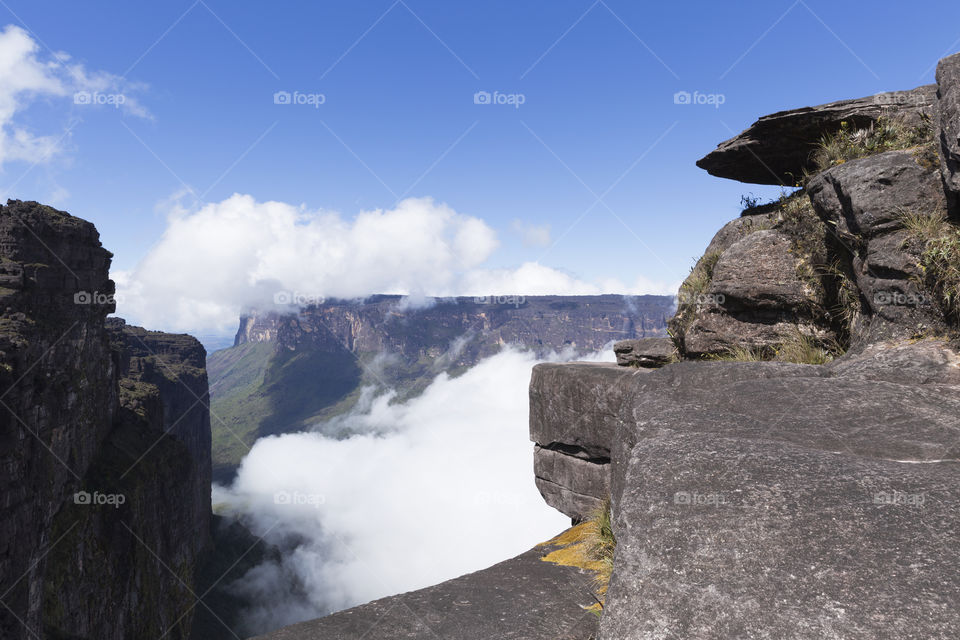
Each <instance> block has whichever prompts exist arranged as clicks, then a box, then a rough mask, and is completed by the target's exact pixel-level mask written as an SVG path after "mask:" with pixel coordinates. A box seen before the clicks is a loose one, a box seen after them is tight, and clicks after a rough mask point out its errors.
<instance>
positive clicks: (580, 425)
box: [530, 363, 651, 520]
mask: <svg viewBox="0 0 960 640" xmlns="http://www.w3.org/2000/svg"><path fill="white" fill-rule="evenodd" d="M650 371H651V370H650V369H638V368H634V367H630V368H627V367H620V366H617V365H613V364H594V363H566V364H539V365H537V366H535V367H534V368H533V375H532V377H531V382H530V439H531V440H533V441H534V442H535V443H536V444H537V446H536V447H535V448H534V478H535V481H536V484H537V488H538V489H539V490H540V493H541V494H542V495H543V498H544V500H546V502H547V504H549V505H550V506H552V507H554V508H555V509H557V510H558V511H560V512H561V513H564V514H566V515H568V516H570V518H572V519H573V520H584V519H586V518H589V517H590V516H591V515H592V513H593V512H594V511H595V510H596V509H597V508H598V507H599V506H600V505H601V504H602V503H603V500H604V499H606V498H607V497H609V494H610V491H609V476H610V470H609V467H610V464H609V462H610V447H611V443H612V440H613V438H614V436H615V432H616V428H617V418H616V416H617V415H618V413H619V411H620V406H621V404H622V403H623V402H625V401H626V400H627V397H628V396H627V395H626V394H629V393H631V389H632V387H631V386H630V385H628V384H626V381H627V380H628V379H630V378H634V377H638V376H640V377H642V376H644V375H646V374H647V373H649V372H650ZM620 389H622V390H623V391H624V393H623V394H620V393H618V390H620Z"/></svg>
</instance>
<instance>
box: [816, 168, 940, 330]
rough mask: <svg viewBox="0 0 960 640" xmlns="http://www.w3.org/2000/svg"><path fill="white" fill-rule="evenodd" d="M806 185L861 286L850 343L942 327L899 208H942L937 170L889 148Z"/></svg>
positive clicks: (934, 211)
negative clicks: (858, 318)
mask: <svg viewBox="0 0 960 640" xmlns="http://www.w3.org/2000/svg"><path fill="white" fill-rule="evenodd" d="M807 192H808V193H809V195H810V201H811V202H812V204H813V207H814V209H815V210H816V212H817V215H819V216H820V217H821V218H822V219H823V220H825V221H827V223H828V225H829V227H830V228H831V229H835V230H836V238H838V240H839V242H840V244H841V245H842V247H843V248H844V249H845V253H846V255H844V256H842V257H843V259H844V260H847V261H849V263H850V265H851V267H852V272H853V274H854V277H855V278H856V285H857V288H858V289H859V291H860V293H861V300H862V303H863V309H862V311H863V312H864V313H865V314H866V319H865V321H864V322H863V323H862V324H861V325H860V326H859V327H858V328H857V330H856V331H854V335H853V336H852V341H853V346H854V347H856V346H858V345H859V344H862V343H868V342H871V341H877V340H888V339H891V338H896V337H909V336H911V335H913V334H916V333H920V332H931V331H932V332H935V333H936V332H943V331H945V330H946V324H945V320H944V318H943V314H942V312H941V310H940V308H939V306H938V304H937V300H936V297H935V295H934V294H933V292H931V291H929V290H927V288H926V287H925V286H924V285H923V284H922V283H923V272H922V270H921V269H920V267H919V263H920V253H921V251H922V249H923V247H922V245H921V243H920V242H919V241H918V240H916V239H914V238H912V237H911V235H910V234H909V233H908V232H907V231H906V230H905V229H904V225H903V222H902V221H901V217H902V215H903V214H904V213H913V214H925V215H936V214H939V213H942V212H943V211H945V209H946V199H945V196H944V192H943V185H942V183H941V179H940V173H939V172H938V171H937V170H936V169H929V168H926V167H924V166H922V165H921V164H920V163H919V162H918V161H917V158H916V157H915V156H914V154H913V152H911V151H888V152H886V153H881V154H877V155H875V156H869V157H866V158H859V159H857V160H851V161H850V162H847V163H844V164H841V165H839V166H836V167H832V168H831V169H828V170H826V171H824V172H823V173H821V174H819V175H817V176H815V177H814V178H813V179H812V180H811V181H810V183H809V184H808V186H807Z"/></svg>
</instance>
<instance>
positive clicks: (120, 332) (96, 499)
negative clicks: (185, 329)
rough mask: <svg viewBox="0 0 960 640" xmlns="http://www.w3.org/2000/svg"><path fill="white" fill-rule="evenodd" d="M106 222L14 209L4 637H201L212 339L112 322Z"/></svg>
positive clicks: (1, 557)
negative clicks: (199, 592) (204, 343)
mask: <svg viewBox="0 0 960 640" xmlns="http://www.w3.org/2000/svg"><path fill="white" fill-rule="evenodd" d="M110 258H111V255H110V253H109V252H107V251H106V250H105V249H103V248H102V247H101V245H100V241H99V236H98V234H97V231H96V229H95V228H94V227H93V225H92V224H90V223H88V222H86V221H84V220H80V219H79V218H75V217H73V216H71V215H69V214H67V213H64V212H62V211H57V210H55V209H52V208H50V207H45V206H43V205H39V204H37V203H35V202H20V201H10V202H8V204H7V206H5V207H2V208H0V298H2V299H0V308H2V312H0V325H2V330H0V394H2V395H0V404H2V407H0V410H2V413H0V415H2V417H0V439H2V442H3V446H2V447H0V488H2V492H0V495H2V496H3V500H2V503H0V545H2V547H0V602H2V604H3V605H4V606H3V608H0V636H2V637H3V638H11V639H14V638H51V639H57V638H70V639H71V640H80V639H91V640H92V639H93V638H97V639H101V638H113V639H117V640H121V639H127V638H147V637H159V636H161V635H162V634H165V635H164V637H170V638H187V637H188V636H189V630H190V625H191V620H192V610H193V606H194V605H195V602H196V601H195V598H194V597H193V595H192V590H193V583H194V577H193V573H194V567H195V565H196V563H197V560H198V557H199V555H200V554H201V553H202V552H203V551H204V550H205V549H206V548H207V547H208V544H209V517H210V491H209V487H210V424H209V414H208V412H207V408H206V406H207V404H208V400H207V378H206V371H205V369H204V360H205V355H206V354H205V352H204V350H203V347H201V346H200V344H199V343H198V342H197V341H196V340H194V339H193V338H191V337H189V336H182V335H167V334H162V333H156V332H150V331H146V330H144V329H141V328H139V327H129V326H126V325H125V324H124V323H123V321H122V320H116V319H111V320H107V319H106V316H107V315H108V314H109V313H111V312H112V311H113V310H114V304H113V291H114V288H113V283H112V282H111V281H110V280H109V277H108V270H109V265H110Z"/></svg>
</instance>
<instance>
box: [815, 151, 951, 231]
mask: <svg viewBox="0 0 960 640" xmlns="http://www.w3.org/2000/svg"><path fill="white" fill-rule="evenodd" d="M807 193H808V194H809V196H810V201H811V202H812V203H813V207H814V209H815V210H816V211H817V214H818V215H819V216H820V217H821V218H823V219H824V220H828V221H830V222H831V223H833V225H834V226H835V227H836V229H837V231H838V232H840V233H841V234H846V235H853V236H858V237H861V238H864V239H870V238H873V237H876V236H878V235H880V234H883V233H888V232H890V231H894V230H897V229H900V228H902V224H901V223H900V215H901V214H902V213H904V212H914V213H934V212H937V211H943V209H944V206H945V200H944V195H943V186H942V184H941V181H940V175H939V172H938V171H937V170H936V169H929V168H925V167H923V166H921V165H920V164H919V163H918V162H917V158H916V156H915V155H914V153H913V152H912V151H887V152H886V153H879V154H877V155H873V156H868V157H866V158H858V159H856V160H851V161H849V162H845V163H844V164H841V165H838V166H836V167H832V168H830V169H828V170H826V171H824V172H823V173H820V174H819V175H817V176H815V177H813V178H812V179H811V180H810V182H809V184H808V185H807Z"/></svg>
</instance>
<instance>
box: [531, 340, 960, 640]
mask: <svg viewBox="0 0 960 640" xmlns="http://www.w3.org/2000/svg"><path fill="white" fill-rule="evenodd" d="M593 366H596V365H593ZM599 371H604V370H603V369H598V370H596V371H594V370H592V369H590V368H587V367H586V365H582V364H548V365H539V366H538V367H537V368H536V370H535V372H534V376H533V380H532V383H531V398H532V399H533V400H534V402H533V404H532V411H531V425H532V426H533V427H534V428H535V433H534V435H533V437H534V439H535V440H537V441H540V440H542V439H543V438H544V435H543V431H544V429H545V428H551V427H552V428H557V429H560V428H562V426H561V425H563V424H564V422H566V420H568V419H569V418H570V417H571V416H575V415H576V416H580V418H581V419H580V421H579V424H577V423H568V424H569V427H570V428H569V432H570V433H569V434H567V433H562V432H560V434H559V435H558V436H550V437H559V438H562V439H563V440H565V441H566V442H569V443H573V442H577V443H578V444H577V445H576V446H577V447H578V448H579V449H580V450H592V451H597V450H600V451H606V452H608V453H607V456H608V460H610V462H608V463H607V464H606V465H605V466H604V469H603V471H605V472H606V473H607V474H608V475H607V478H606V479H605V481H601V482H591V483H586V482H580V481H579V478H578V477H576V476H565V478H568V481H569V482H570V485H569V486H567V487H561V488H560V490H557V491H555V492H554V493H548V492H544V495H545V498H546V499H547V501H548V502H549V503H550V504H552V505H553V506H555V507H557V508H558V509H559V510H561V511H563V512H564V513H568V514H571V508H570V506H571V504H574V505H576V504H577V503H575V502H572V501H571V500H570V498H569V494H571V493H572V492H573V490H574V489H576V490H577V491H582V492H590V491H593V493H592V495H587V496H578V497H579V498H580V500H581V501H586V500H588V499H592V503H593V504H596V503H598V502H599V501H600V500H603V499H604V498H605V497H607V496H608V495H609V496H610V497H611V498H612V501H613V511H614V513H615V516H616V520H615V522H616V535H617V540H618V545H617V551H616V557H615V561H614V575H613V579H612V581H611V586H610V590H609V592H608V597H607V600H606V603H605V608H604V615H603V620H602V631H603V636H602V637H605V638H617V639H620V638H653V637H671V636H672V635H678V636H679V637H688V638H729V637H747V636H751V635H756V636H758V637H761V636H764V635H766V636H767V637H794V635H792V634H794V630H796V629H804V630H805V633H806V636H809V637H837V638H841V637H842V638H861V637H862V638H878V637H891V638H893V637H911V634H910V633H907V632H908V630H911V629H912V630H913V631H912V634H913V635H914V636H915V637H924V638H946V637H949V635H944V634H945V633H946V630H947V629H954V628H957V625H960V613H958V612H957V611H956V610H955V609H954V608H953V607H948V606H947V603H949V602H951V601H953V600H954V599H955V598H957V597H958V596H960V580H958V579H957V578H956V575H957V573H956V569H957V568H960V552H957V551H956V550H954V549H953V548H952V544H951V543H950V542H949V541H950V540H952V539H953V537H954V536H955V535H956V532H957V531H958V529H957V527H958V526H960V525H958V522H957V515H956V514H957V513H960V511H958V507H960V484H958V480H960V437H958V436H957V434H956V432H955V428H954V427H955V423H956V420H955V416H956V415H957V411H960V385H958V383H960V357H958V355H957V353H956V351H955V350H954V349H952V348H950V347H949V346H948V345H947V344H946V343H945V342H943V341H937V340H928V341H922V342H918V343H914V344H902V345H899V346H891V345H890V344H881V343H876V344H874V345H872V346H871V347H870V348H869V349H867V350H865V351H864V352H863V353H862V354H860V355H858V356H854V357H849V358H844V359H840V360H837V361H835V362H834V363H832V364H830V365H826V366H811V365H796V364H788V363H775V362H763V363H746V362H745V363H722V362H716V363H698V362H684V363H678V364H673V365H669V366H667V367H664V368H662V369H659V370H649V371H644V370H638V369H631V368H626V367H623V368H621V369H620V371H619V372H617V373H613V370H612V369H610V370H609V371H604V373H603V374H599V373H598V372H599ZM560 404H563V405H564V409H563V415H562V416H561V415H560V414H559V413H557V414H554V415H550V414H546V416H545V414H544V413H543V409H544V408H545V407H551V406H552V405H560ZM565 418H566V420H565ZM569 446H571V447H572V446H574V445H572V444H571V445H569ZM538 453H539V452H538ZM568 468H569V465H568ZM538 476H539V471H538ZM537 481H538V485H539V484H541V480H540V478H539V477H538V478H537ZM607 488H609V494H606V493H604V491H605V490H607ZM864 550H870V553H864ZM932 585H936V586H932ZM930 589H934V590H935V591H936V594H933V592H929V591H928V590H930ZM928 593H929V595H928ZM894 603H899V605H898V606H893V604H894ZM885 633H886V634H889V635H884V634H885ZM806 636H804V637H806Z"/></svg>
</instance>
